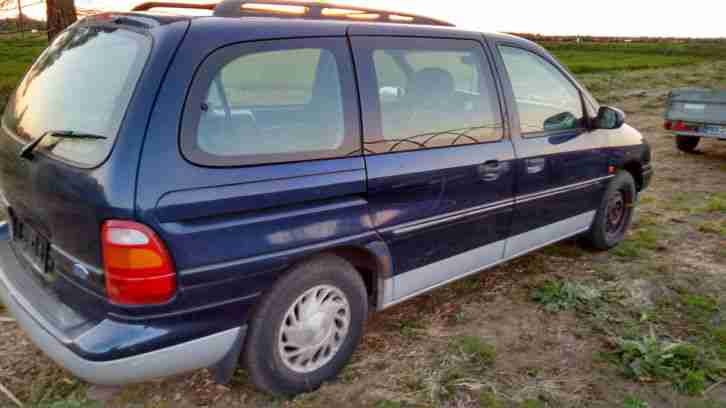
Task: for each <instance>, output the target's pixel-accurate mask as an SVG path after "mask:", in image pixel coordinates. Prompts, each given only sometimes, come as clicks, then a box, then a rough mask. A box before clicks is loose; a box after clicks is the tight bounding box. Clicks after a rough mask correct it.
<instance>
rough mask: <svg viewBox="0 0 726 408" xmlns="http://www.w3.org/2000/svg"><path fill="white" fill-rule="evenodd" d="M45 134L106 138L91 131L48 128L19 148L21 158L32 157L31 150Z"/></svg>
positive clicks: (93, 138)
mask: <svg viewBox="0 0 726 408" xmlns="http://www.w3.org/2000/svg"><path fill="white" fill-rule="evenodd" d="M47 136H51V137H57V138H61V139H87V140H105V139H108V138H107V137H106V136H101V135H94V134H92V133H83V132H74V131H72V130H49V131H47V132H45V133H43V134H42V135H40V136H38V137H37V138H36V139H35V140H33V141H31V142H30V143H28V144H26V145H25V146H23V148H22V149H21V150H20V157H22V158H23V159H30V158H32V157H33V150H35V148H36V147H38V145H39V144H40V142H42V141H43V139H45V138H46V137H47Z"/></svg>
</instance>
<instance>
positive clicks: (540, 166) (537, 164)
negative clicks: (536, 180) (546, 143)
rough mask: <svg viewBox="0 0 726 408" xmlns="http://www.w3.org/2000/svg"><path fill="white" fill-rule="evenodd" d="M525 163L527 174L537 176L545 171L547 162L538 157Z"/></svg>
mask: <svg viewBox="0 0 726 408" xmlns="http://www.w3.org/2000/svg"><path fill="white" fill-rule="evenodd" d="M525 163H526V165H527V174H538V173H541V172H542V171H543V170H544V169H545V165H546V164H547V161H546V160H545V159H544V158H543V157H540V158H538V159H527V160H526V162H525Z"/></svg>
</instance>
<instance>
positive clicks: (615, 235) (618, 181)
mask: <svg viewBox="0 0 726 408" xmlns="http://www.w3.org/2000/svg"><path fill="white" fill-rule="evenodd" d="M636 199H637V191H636V189H635V180H633V176H631V175H630V173H628V172H626V171H621V172H619V173H618V174H617V175H616V176H615V178H613V179H612V181H611V182H610V185H609V186H608V188H607V191H606V192H605V195H604V196H603V200H602V202H601V203H600V207H599V208H598V210H597V213H596V215H595V220H594V221H593V223H592V226H591V227H590V231H588V233H587V234H586V236H585V239H586V241H587V243H588V244H590V246H592V247H593V248H595V249H599V250H603V251H607V250H609V249H611V248H614V247H615V246H617V245H618V244H619V243H620V242H622V241H623V239H624V238H625V233H626V232H627V231H628V228H629V227H630V223H631V221H632V220H633V211H634V209H635V202H636Z"/></svg>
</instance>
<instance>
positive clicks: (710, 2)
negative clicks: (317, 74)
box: [23, 0, 726, 37]
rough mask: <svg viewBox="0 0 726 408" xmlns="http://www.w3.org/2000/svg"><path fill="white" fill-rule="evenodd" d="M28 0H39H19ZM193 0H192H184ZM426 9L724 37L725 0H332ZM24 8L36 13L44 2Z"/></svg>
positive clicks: (484, 19) (495, 25)
mask: <svg viewBox="0 0 726 408" xmlns="http://www.w3.org/2000/svg"><path fill="white" fill-rule="evenodd" d="M23 1H24V2H25V3H27V4H31V3H36V2H37V0H23ZM186 1H192V2H193V1H194V0H186ZM139 2H140V1H139V0H76V4H77V5H78V6H79V7H89V8H99V9H112V10H128V9H129V8H130V7H132V6H133V5H135V4H138V3H139ZM334 2H335V3H343V4H354V5H361V6H363V5H365V6H369V7H376V8H385V9H389V10H391V9H392V10H400V11H408V12H412V13H417V14H424V15H430V16H432V17H438V18H442V19H445V20H449V21H451V22H453V23H454V24H456V25H458V26H461V27H466V28H471V29H476V30H479V31H506V32H526V33H540V34H551V35H552V34H554V35H556V34H562V35H597V36H666V37H726V24H725V22H726V1H723V0H690V1H662V0H661V1H658V0H607V1H582V0H546V1H543V0H539V1H537V0H534V1H533V0H504V1H500V0H495V1H492V2H489V1H483V0H336V1H334ZM27 13H28V14H29V15H33V16H39V15H42V14H43V13H44V9H43V7H42V6H33V7H29V8H28V9H27Z"/></svg>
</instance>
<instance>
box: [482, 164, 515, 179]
mask: <svg viewBox="0 0 726 408" xmlns="http://www.w3.org/2000/svg"><path fill="white" fill-rule="evenodd" d="M508 168H509V166H508V165H507V164H506V163H503V162H500V161H499V160H489V161H488V162H486V163H484V164H482V165H481V166H479V177H480V178H481V179H482V180H484V181H496V180H499V177H501V176H502V174H504V173H505V172H506V171H507V169H508Z"/></svg>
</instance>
